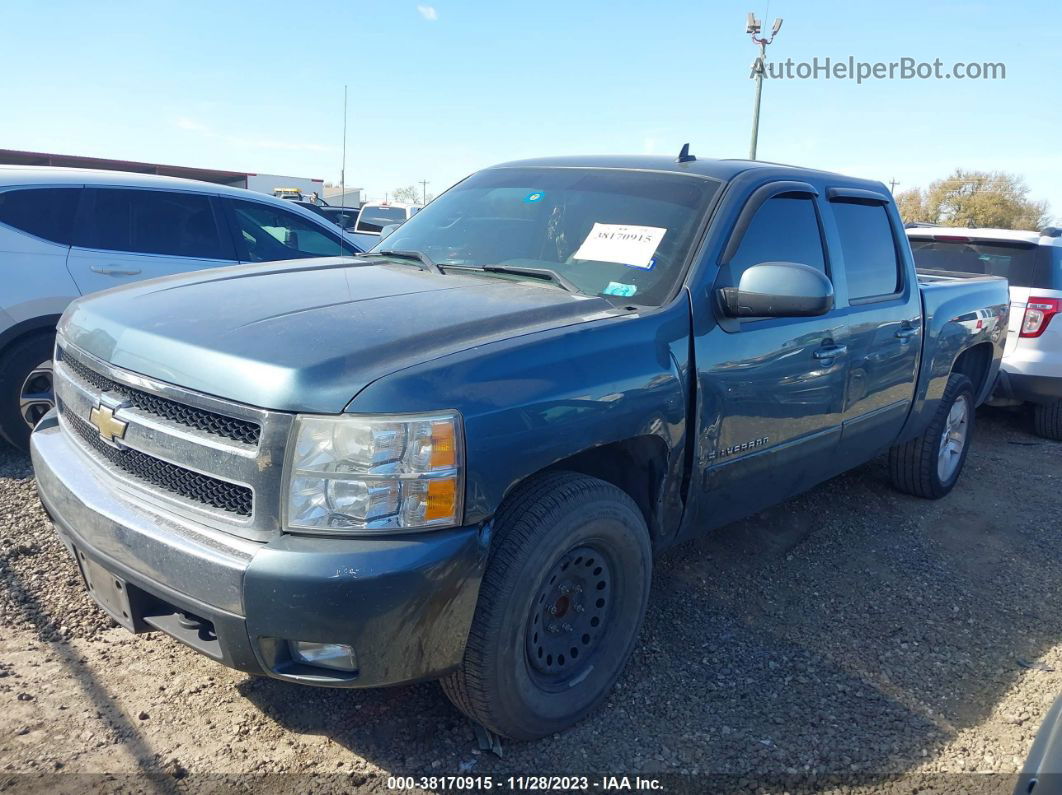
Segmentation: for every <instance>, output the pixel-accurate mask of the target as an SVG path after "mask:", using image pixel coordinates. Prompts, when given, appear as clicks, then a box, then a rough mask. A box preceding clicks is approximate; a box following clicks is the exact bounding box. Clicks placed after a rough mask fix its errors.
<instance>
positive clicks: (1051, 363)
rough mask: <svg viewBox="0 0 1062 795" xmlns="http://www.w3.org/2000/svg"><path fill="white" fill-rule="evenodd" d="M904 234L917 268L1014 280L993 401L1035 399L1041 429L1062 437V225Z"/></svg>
mask: <svg viewBox="0 0 1062 795" xmlns="http://www.w3.org/2000/svg"><path fill="white" fill-rule="evenodd" d="M907 237H908V239H910V241H911V250H912V251H913V252H914V258H915V265H916V266H917V267H918V268H919V270H941V271H961V272H964V273H985V274H991V275H994V276H1005V277H1006V278H1007V279H1008V280H1009V281H1010V327H1009V328H1008V330H1007V345H1006V348H1005V349H1004V352H1003V364H1002V366H1001V367H1000V370H999V380H998V381H997V382H996V388H995V391H994V393H993V395H992V399H991V401H989V402H990V403H991V404H993V405H1020V404H1024V403H1031V404H1032V405H1033V416H1034V422H1035V428H1036V432H1037V433H1038V434H1039V435H1040V436H1043V437H1046V438H1048V439H1059V440H1062V318H1055V315H1058V314H1060V313H1062V229H1057V228H1055V227H1048V228H1046V229H1044V230H1043V231H1042V232H1025V231H1019V230H1014V229H965V228H959V227H955V228H946V227H939V226H937V227H912V228H909V229H907ZM975 322H976V320H975Z"/></svg>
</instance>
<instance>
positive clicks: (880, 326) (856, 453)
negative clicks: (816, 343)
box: [828, 188, 922, 472]
mask: <svg viewBox="0 0 1062 795" xmlns="http://www.w3.org/2000/svg"><path fill="white" fill-rule="evenodd" d="M828 196H829V202H828V205H829V208H830V214H829V215H830V218H829V220H830V221H831V222H832V226H833V234H834V235H835V238H834V239H835V241H836V243H835V246H834V247H835V248H839V251H837V252H835V256H834V257H833V259H834V261H835V262H836V263H837V268H838V271H839V272H840V273H841V274H842V279H843V289H842V290H840V291H839V292H840V295H839V299H840V300H839V306H840V311H841V312H842V313H843V315H844V316H845V317H846V319H847V321H848V358H849V368H848V378H847V383H846V385H845V398H844V401H845V402H844V420H843V426H842V432H841V445H840V450H839V456H838V460H837V471H838V472H840V471H844V470H846V469H848V468H850V467H851V466H853V465H855V464H858V463H861V462H862V461H866V460H867V459H869V458H871V457H872V456H873V455H875V454H876V453H877V452H880V451H882V450H884V449H886V448H887V447H889V446H890V445H891V444H892V442H893V441H894V440H895V439H896V436H897V435H898V434H899V432H900V430H901V428H902V427H903V424H904V421H905V420H906V418H907V412H908V410H909V408H910V406H911V401H912V400H913V398H914V389H915V381H916V376H917V373H918V363H919V359H920V356H921V351H922V301H921V294H920V293H919V290H918V285H917V283H915V281H914V279H913V278H912V276H911V274H912V273H913V269H912V267H911V265H910V263H909V262H908V259H907V257H906V256H905V253H904V251H905V247H904V246H903V245H902V243H904V242H905V240H904V235H903V231H902V229H901V228H900V227H899V218H898V217H896V216H894V213H890V212H889V199H888V197H886V196H885V195H884V194H881V195H878V194H875V193H872V192H870V191H866V190H848V189H840V188H834V189H831V190H830V191H829V192H828Z"/></svg>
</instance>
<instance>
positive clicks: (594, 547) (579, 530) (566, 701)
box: [442, 472, 652, 740]
mask: <svg viewBox="0 0 1062 795" xmlns="http://www.w3.org/2000/svg"><path fill="white" fill-rule="evenodd" d="M651 576H652V549H651V546H650V543H649V533H648V530H647V528H646V524H645V519H644V518H643V517H642V514H641V512H640V511H639V510H638V507H637V506H636V505H635V504H634V501H633V500H632V499H631V498H630V497H629V496H628V495H627V494H626V493H624V492H623V491H621V490H620V489H618V488H616V487H615V486H613V485H611V484H609V483H606V482H604V481H601V480H598V479H597V478H592V477H587V476H585V475H579V474H575V473H571V472H553V473H549V474H547V475H544V476H542V477H539V478H537V479H535V480H534V481H532V482H531V483H529V484H528V485H527V486H525V487H523V488H521V490H520V491H519V492H518V493H517V494H516V495H515V496H514V497H513V498H512V499H510V500H508V501H507V503H506V505H505V506H504V507H503V509H502V510H501V511H499V513H498V516H497V519H496V521H495V539H494V541H493V544H492V551H491V557H490V560H489V562H488V565H487V572H486V575H485V576H484V579H483V584H482V586H481V588H480V595H479V602H478V604H477V606H476V613H475V617H474V619H473V622H472V629H471V631H470V633H469V638H468V644H467V646H466V649H465V658H464V663H463V665H462V667H461V669H460V670H459V671H457V672H456V673H454V674H451V675H450V676H448V677H447V678H446V679H444V680H442V687H443V690H444V691H445V693H446V695H447V696H448V697H449V698H450V700H451V701H453V703H454V704H455V705H456V706H457V708H458V709H460V710H461V711H462V712H464V713H465V714H466V715H467V716H468V717H469V718H471V719H472V720H475V721H478V722H479V723H481V724H482V725H483V726H485V727H486V728H488V729H490V730H491V731H493V732H495V733H497V734H500V735H502V736H504V737H509V738H512V739H516V740H533V739H536V738H538V737H543V736H545V735H548V734H552V733H554V732H558V731H561V730H562V729H566V728H568V727H569V726H571V725H572V724H574V723H575V722H577V721H578V720H580V719H581V718H583V717H584V716H585V715H586V714H587V713H589V712H590V711H591V710H593V709H594V708H595V707H597V706H598V705H599V704H600V703H601V702H602V701H603V700H604V699H605V698H606V696H607V695H608V693H609V691H610V690H611V689H612V687H613V685H614V684H615V683H616V680H617V679H618V678H619V675H620V673H621V672H622V670H623V667H624V665H626V663H627V659H628V658H629V657H630V655H631V652H632V651H633V649H634V644H635V641H636V640H637V638H638V631H639V628H640V626H641V622H642V618H643V616H644V615H645V608H646V603H647V601H648V598H649V583H650V579H651Z"/></svg>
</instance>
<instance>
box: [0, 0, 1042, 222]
mask: <svg viewBox="0 0 1062 795" xmlns="http://www.w3.org/2000/svg"><path fill="white" fill-rule="evenodd" d="M752 8H753V6H752V4H751V0H740V1H739V2H730V1H729V0H727V1H725V2H711V3H708V2H704V0H699V1H696V2H695V1H694V0H656V2H653V3H648V2H645V1H644V0H642V2H628V0H612V1H611V2H604V1H601V2H599V1H598V0H579V1H578V2H576V1H575V0H536V2H534V3H528V2H505V1H504V0H503V1H502V2H497V1H496V0H495V1H494V2H487V1H486V0H420V3H419V4H418V2H417V0H345V1H343V2H339V1H335V0H318V1H317V2H315V3H291V2H279V1H276V2H274V0H259V1H258V2H254V3H250V2H242V0H231V2H199V0H182V2H180V3H177V2H169V3H163V2H143V1H142V0H141V1H140V2H120V1H112V2H108V0H97V2H92V3H86V2H83V1H81V0H78V1H77V2H74V1H72V0H51V2H48V3H47V4H45V3H41V2H39V0H32V1H27V0H5V2H4V28H5V31H6V33H7V34H8V35H6V36H5V37H4V39H5V41H4V46H3V48H0V74H3V75H4V80H3V81H2V83H0V100H2V105H0V107H3V108H4V109H5V110H4V113H2V114H0V148H15V149H29V150H37V151H47V152H60V153H71V154H84V155H95V156H104V157H118V158H125V159H131V160H147V161H153V162H163V163H171V164H177V165H190V166H202V167H212V168H226V169H234V170H246V171H252V172H261V173H276V174H286V175H292V176H306V177H321V178H324V179H327V180H338V178H339V171H340V160H341V142H342V97H343V84H344V83H347V84H349V86H350V126H349V136H348V141H349V143H348V154H347V183H348V185H350V184H354V185H363V186H365V187H366V188H367V189H368V190H369V192H370V194H372V195H382V194H383V193H384V192H385V191H389V190H392V189H394V188H395V187H398V186H401V185H408V184H411V183H414V182H418V181H419V180H421V179H427V180H430V185H429V190H431V191H434V192H438V191H440V190H442V189H443V188H445V187H446V186H448V185H450V184H452V183H453V182H454V181H456V180H457V179H460V178H461V177H463V176H464V175H466V174H467V173H469V172H471V171H473V170H475V169H477V168H480V167H482V166H485V165H489V164H491V163H495V162H499V161H503V160H510V159H515V158H521V157H528V156H535V155H549V154H579V153H612V152H658V153H666V154H670V153H672V152H676V153H677V151H678V149H679V146H680V145H681V144H682V143H683V142H685V141H690V142H691V143H692V149H693V151H694V152H695V153H697V154H699V155H700V156H702V157H745V156H746V155H747V152H748V136H749V125H750V118H751V110H752V99H753V83H752V81H750V80H749V79H748V75H749V66H750V64H751V62H752V60H753V58H754V56H755V48H754V47H753V45H752V44H751V43H750V42H749V39H748V37H747V36H745V35H744V32H743V31H744V18H745V13H746V11H748V10H750V9H752ZM754 10H755V11H756V12H757V15H758V16H760V17H764V16H766V17H768V19H772V20H773V19H774V18H775V17H777V16H781V17H784V19H785V23H784V26H783V28H782V31H781V34H780V35H779V36H778V38H777V40H776V41H775V43H774V44H773V45H772V46H771V47H770V49H769V57H770V58H771V60H775V61H779V60H784V59H786V58H793V59H794V60H795V61H805V60H811V59H812V58H813V57H816V56H817V57H819V58H820V59H823V58H825V57H827V56H829V57H831V58H833V59H835V60H837V59H847V58H848V56H850V55H851V56H854V57H855V58H856V59H857V60H864V61H893V60H898V59H900V58H902V57H911V58H915V59H917V60H919V61H922V60H924V61H931V60H933V59H934V58H940V59H941V60H942V61H944V62H945V65H950V64H951V63H952V62H954V61H964V62H971V61H991V62H997V61H1001V62H1004V63H1005V64H1006V70H1007V72H1006V74H1007V76H1006V79H1005V80H998V81H973V80H966V81H958V80H926V81H923V80H910V81H900V80H893V81H871V82H867V83H864V84H863V85H856V84H855V83H854V82H851V81H838V80H793V81H768V82H767V83H766V84H765V87H764V105H763V117H762V122H761V129H760V148H759V156H760V158H762V159H765V160H777V161H781V162H789V163H797V164H801V165H809V166H814V167H818V168H825V169H831V170H839V171H843V172H846V173H851V174H856V175H860V176H866V177H873V178H877V179H881V180H884V181H888V180H890V179H896V180H898V183H899V184H898V185H897V189H898V190H903V189H904V188H907V187H911V186H915V185H921V186H924V185H926V184H928V183H929V182H930V181H931V180H932V179H934V178H936V177H941V176H945V175H946V174H947V173H948V172H949V171H950V170H951V169H953V168H955V167H964V168H976V169H1002V170H1006V171H1012V172H1016V173H1019V174H1021V175H1023V176H1024V177H1025V178H1026V179H1027V181H1028V183H1029V185H1030V186H1031V188H1032V194H1033V196H1034V197H1035V198H1042V199H1047V200H1048V201H1050V203H1051V208H1052V211H1053V213H1054V214H1055V215H1056V216H1062V150H1060V148H1059V145H1058V143H1059V140H1060V138H1062V135H1060V130H1062V103H1059V101H1058V89H1059V85H1060V80H1059V75H1060V73H1062V25H1060V24H1059V23H1058V20H1057V6H1056V5H1055V4H1053V3H1050V2H1047V1H1046V0H1043V1H1042V2H1040V1H1033V0H1031V1H1029V2H1009V3H1000V2H934V3H928V2H925V0H921V2H907V1H906V0H904V1H901V2H896V1H894V2H889V3H884V2H876V3H864V2H860V3H842V2H822V1H816V0H799V1H798V0H772V1H771V3H770V5H769V8H768V5H767V2H766V0H756V7H755V9H754ZM12 34H14V35H12Z"/></svg>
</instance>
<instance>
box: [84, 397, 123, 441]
mask: <svg viewBox="0 0 1062 795" xmlns="http://www.w3.org/2000/svg"><path fill="white" fill-rule="evenodd" d="M89 422H90V423H92V425H93V427H95V428H96V430H97V431H99V432H100V438H101V439H103V441H105V442H107V443H108V444H115V443H116V442H117V441H118V440H119V439H121V438H122V437H124V436H125V429H126V428H127V427H128V425H129V423H127V422H122V421H121V420H120V419H118V418H116V417H115V416H114V409H112V408H111V407H110V406H104V405H103V404H102V403H101V404H100V405H99V406H96V407H95V408H93V409H92V410H91V411H89Z"/></svg>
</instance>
